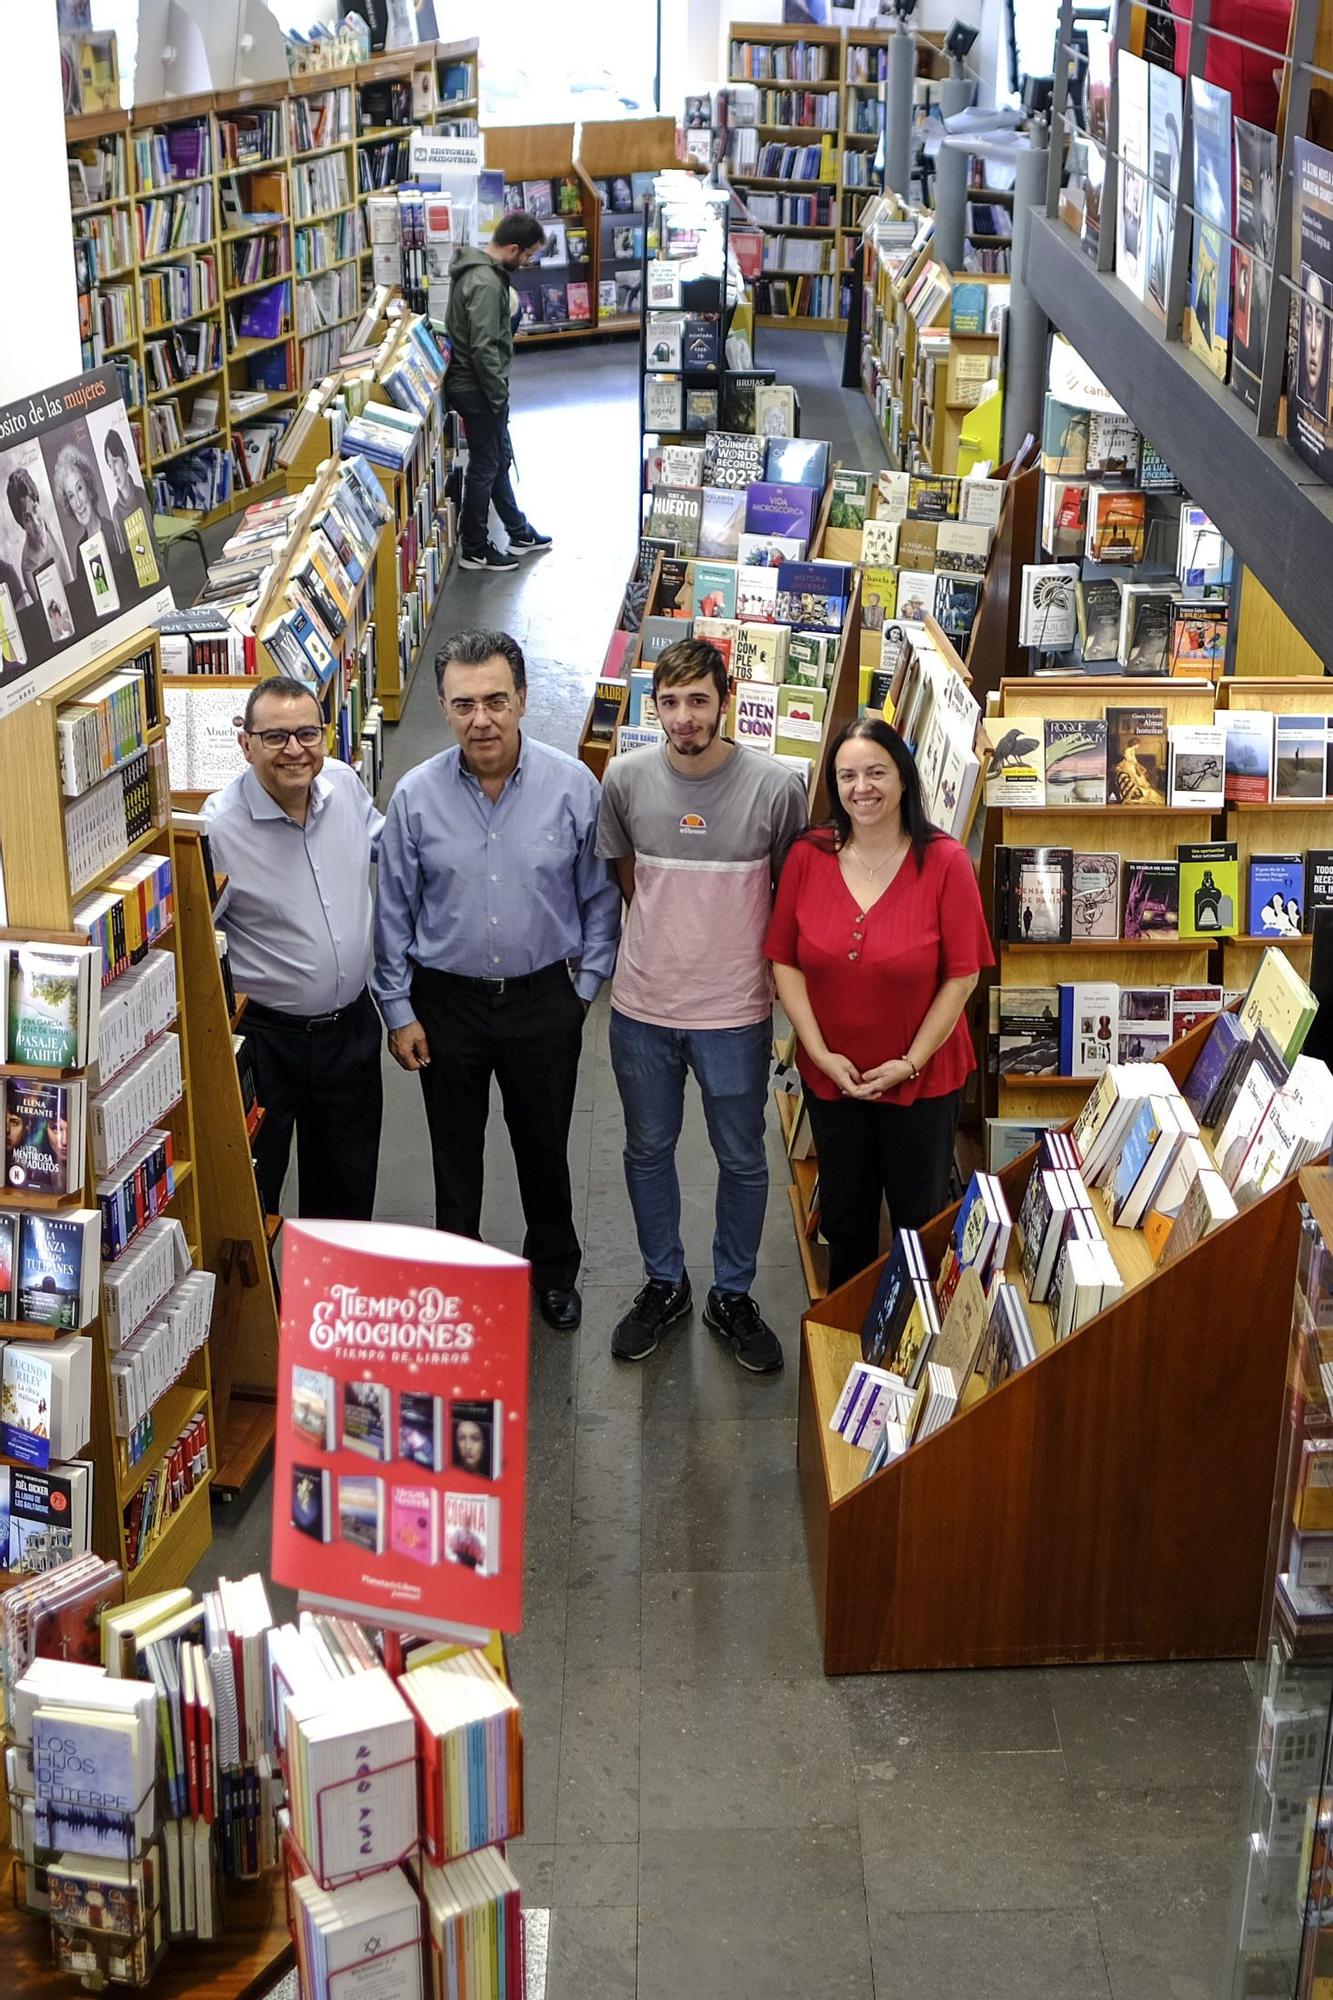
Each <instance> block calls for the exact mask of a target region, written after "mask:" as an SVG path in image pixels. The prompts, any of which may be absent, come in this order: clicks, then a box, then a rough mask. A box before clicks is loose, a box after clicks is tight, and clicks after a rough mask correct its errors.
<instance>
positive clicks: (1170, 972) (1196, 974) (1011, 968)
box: [981, 675, 1214, 1122]
mask: <svg viewBox="0 0 1333 2000" xmlns="http://www.w3.org/2000/svg"><path fill="white" fill-rule="evenodd" d="M1148 706H1150V707H1156V708H1163V709H1165V711H1166V719H1167V727H1168V728H1170V727H1172V726H1173V725H1174V724H1177V723H1208V722H1211V721H1212V717H1213V689H1212V687H1211V685H1210V684H1209V683H1207V682H1202V683H1197V682H1188V681H1173V680H1158V679H1153V680H1143V679H1139V680H1135V679H1111V678H1107V679H1099V678H1097V677H1095V676H1092V675H1087V676H1082V675H1081V676H1079V677H1078V678H1076V679H1050V678H1046V677H1045V676H1043V677H1041V678H1039V679H1027V680H1004V681H1002V682H1001V683H1000V688H999V699H998V704H997V713H996V714H995V715H994V716H993V717H988V718H987V723H988V728H989V731H990V734H991V737H992V740H993V741H995V740H997V739H998V737H999V736H1000V735H1002V734H1003V732H1004V729H1005V727H1006V726H1007V725H1008V724H1010V723H1011V722H1013V721H1015V720H1021V719H1022V718H1023V717H1025V716H1031V717H1034V718H1042V719H1046V720H1050V721H1055V720H1057V719H1073V720H1077V719H1081V718H1084V717H1101V716H1105V714H1106V711H1107V709H1108V708H1116V707H1120V708H1133V707H1148ZM1212 838H1213V815H1212V813H1211V812H1208V811H1203V812H1185V811H1172V810H1170V809H1169V808H1167V807H1164V806H1143V807H1137V806H1125V805H1117V806H1114V807H1101V806H1081V807H1080V806H1058V805H1057V806H1017V807H1006V808H1004V809H1003V810H999V809H994V808H992V809H991V810H990V811H988V813H987V815H986V845H985V853H984V856H983V861H982V877H981V880H982V894H983V898H985V899H986V901H987V914H988V916H989V917H990V920H991V932H992V936H996V922H997V912H996V910H995V907H994V902H993V887H994V879H995V876H994V849H995V846H996V845H997V844H1002V845H1004V846H1006V847H1070V848H1073V850H1074V851H1075V853H1079V852H1084V851H1088V852H1102V851H1106V850H1110V849H1114V850H1115V851H1116V852H1118V853H1119V854H1120V856H1121V883H1120V890H1121V895H1122V899H1123V891H1124V886H1125V885H1124V870H1125V865H1126V863H1127V862H1129V861H1151V860H1170V861H1174V860H1175V858H1176V848H1177V846H1179V845H1181V844H1183V843H1184V842H1186V841H1207V840H1211V839H1212ZM1213 945H1214V940H1212V939H1209V938H1197V939H1196V938H1178V939H1177V938H1172V939H1166V938H1162V939H1157V938H1123V937H1122V938H1090V939H1089V938H1085V939H1082V940H1078V939H1075V940H1074V942H1073V943H1071V944H1052V945H1050V946H1043V945H1027V944H1008V943H1005V942H1004V941H1003V940H1000V939H998V937H997V941H996V946H995V954H996V959H997V963H998V970H997V974H996V977H997V980H998V983H999V984H1000V985H1001V986H1058V985H1060V984H1062V983H1065V982H1069V981H1080V980H1105V981H1108V982H1111V981H1113V982H1114V983H1115V984H1116V985H1117V986H1147V985H1152V986H1203V985H1207V984H1208V974H1209V955H1210V952H1211V950H1212V949H1213ZM1089 1088H1090V1083H1089V1081H1088V1079H1087V1078H1085V1077H1078V1078H1062V1077H1058V1076H1024V1075H1021V1074H1000V1075H999V1076H998V1077H997V1078H996V1080H995V1089H996V1108H997V1111H998V1113H999V1115H1000V1116H1001V1117H1004V1118H1043V1119H1046V1120H1053V1121H1056V1122H1061V1121H1063V1120H1065V1119H1068V1118H1072V1117H1073V1116H1074V1115H1075V1113H1076V1112H1077V1111H1078V1110H1079V1109H1080V1107H1081V1106H1082V1105H1083V1103H1084V1102H1085V1100H1086V1098H1087V1095H1088V1091H1089Z"/></svg>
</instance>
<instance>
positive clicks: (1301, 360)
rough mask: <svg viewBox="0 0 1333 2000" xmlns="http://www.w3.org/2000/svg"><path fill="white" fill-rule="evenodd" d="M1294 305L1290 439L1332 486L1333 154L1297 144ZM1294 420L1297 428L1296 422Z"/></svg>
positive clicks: (1307, 143) (1294, 154) (1297, 141)
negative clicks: (1330, 407) (1330, 368)
mask: <svg viewBox="0 0 1333 2000" xmlns="http://www.w3.org/2000/svg"><path fill="white" fill-rule="evenodd" d="M1292 160H1293V184H1292V185H1293V193H1294V197H1295V199H1294V202H1293V214H1292V231H1291V237H1292V278H1293V280H1294V282H1295V286H1296V297H1295V299H1294V300H1293V302H1292V317H1293V320H1294V323H1295V333H1296V342H1295V346H1296V354H1295V365H1294V367H1293V369H1292V375H1291V383H1290V388H1289V393H1288V397H1287V410H1288V417H1287V435H1288V437H1289V439H1290V441H1291V443H1292V445H1294V447H1295V449H1296V450H1297V451H1298V452H1299V453H1300V455H1301V457H1302V458H1303V459H1304V460H1305V462H1306V464H1307V465H1311V466H1313V467H1314V470H1315V471H1316V472H1317V473H1318V474H1319V476H1320V478H1321V479H1328V480H1333V441H1331V440H1330V435H1329V346H1330V340H1329V332H1330V327H1329V313H1330V311H1331V310H1333V153H1328V152H1325V150H1324V148H1323V147H1322V146H1314V145H1312V144H1311V143H1310V141H1309V140H1308V139H1293V141H1292ZM1293 417H1294V419H1295V421H1294V422H1293V421H1292V419H1293Z"/></svg>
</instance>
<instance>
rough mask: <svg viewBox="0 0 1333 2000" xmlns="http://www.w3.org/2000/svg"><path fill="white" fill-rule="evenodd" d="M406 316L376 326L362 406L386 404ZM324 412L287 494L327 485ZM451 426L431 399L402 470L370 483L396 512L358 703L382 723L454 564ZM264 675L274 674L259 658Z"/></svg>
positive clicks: (329, 457)
mask: <svg viewBox="0 0 1333 2000" xmlns="http://www.w3.org/2000/svg"><path fill="white" fill-rule="evenodd" d="M411 317H412V316H410V315H408V316H406V317H403V318H401V319H397V320H396V321H395V322H394V323H393V325H392V327H390V326H389V324H388V323H387V322H385V323H381V327H380V328H377V330H376V332H377V344H382V345H383V352H382V354H381V356H380V358H379V360H378V361H377V363H376V366H375V370H374V376H373V379H372V380H371V382H370V385H369V395H368V397H367V400H368V401H371V402H381V403H387V402H388V401H389V400H390V398H389V396H388V395H387V393H386V391H385V390H384V388H383V380H384V377H385V376H386V375H388V374H390V373H391V372H392V370H393V367H394V364H395V359H396V355H397V349H398V346H399V344H400V343H401V342H402V341H403V340H405V339H406V337H407V327H408V325H409V323H410V319H411ZM336 385H337V377H336V376H335V377H334V378H332V379H331V381H330V383H329V384H328V385H327V395H326V399H325V400H326V408H327V403H328V402H329V401H330V400H331V399H332V396H333V395H334V394H335V393H336ZM335 456H336V454H335V452H334V445H333V433H332V427H331V424H330V419H329V416H328V415H327V414H321V415H319V416H317V417H316V419H315V421H314V423H313V424H312V425H311V427H310V429H309V430H308V432H307V433H306V435H305V436H304V437H303V438H302V440H301V443H300V447H299V449H298V450H297V452H296V453H295V454H294V456H293V457H292V458H291V460H290V462H289V464H288V465H287V467H286V483H287V489H288V491H289V492H293V493H296V492H300V491H302V490H303V489H304V488H305V486H306V485H307V484H308V483H309V482H310V481H311V480H312V479H321V478H323V479H327V477H328V475H327V471H326V468H327V467H328V466H329V465H330V463H331V462H332V461H333V459H334V458H335ZM453 456H454V445H453V431H452V420H451V419H450V418H449V417H448V415H447V414H446V412H445V410H444V407H443V404H442V401H441V400H440V399H437V400H436V401H435V403H434V404H433V405H432V408H431V411H430V414H429V416H428V418H427V420H426V422H425V424H424V425H423V427H422V430H421V433H420V436H419V438H418V442H417V446H416V449H415V451H414V452H413V455H412V457H411V459H410V460H409V461H408V463H407V465H406V466H404V467H403V468H402V470H401V471H393V470H390V469H388V468H386V467H383V466H377V467H376V468H375V473H376V477H377V478H378V480H379V482H380V485H381V486H382V487H383V489H384V491H385V493H386V495H387V496H388V498H389V501H390V503H391V505H392V507H393V510H394V521H393V528H392V532H391V533H385V534H382V535H381V537H380V541H379V544H378V546H377V549H376V556H375V570H374V578H375V581H374V589H373V606H372V608H371V614H370V615H371V619H372V624H373V631H374V640H373V674H372V676H371V677H370V679H369V681H368V682H367V683H366V685H365V687H364V698H365V700H366V702H369V700H371V699H372V698H377V699H378V700H379V701H380V703H381V705H382V707H383V709H384V714H385V717H386V719H387V720H388V721H390V722H397V721H398V720H399V719H400V717H401V715H402V711H403V705H404V703H405V702H406V700H407V696H408V692H409V690H410V688H411V685H412V680H413V677H414V676H415V674H416V671H417V668H418V666H419V665H420V663H421V656H422V651H423V648H424V644H425V638H426V632H427V629H428V627H429V625H430V620H431V613H432V612H433V610H434V607H435V601H436V598H437V597H438V594H439V591H440V589H441V587H442V585H443V583H444V579H445V576H446V575H447V573H448V569H449V564H450V562H451V561H452V559H453V555H454V550H455V545H456V532H455V523H454V519H453V510H452V507H451V506H450V505H449V504H448V503H447V502H446V499H445V485H446V483H447V481H448V478H449V473H450V470H451V468H452V465H453ZM262 670H263V671H268V672H274V671H276V670H277V669H276V666H275V665H273V664H271V663H268V661H267V654H266V655H265V666H264V668H263V669H262Z"/></svg>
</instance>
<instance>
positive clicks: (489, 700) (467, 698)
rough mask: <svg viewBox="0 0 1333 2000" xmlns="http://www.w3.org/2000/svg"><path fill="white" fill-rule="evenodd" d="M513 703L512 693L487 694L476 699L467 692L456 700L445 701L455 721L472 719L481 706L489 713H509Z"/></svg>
mask: <svg viewBox="0 0 1333 2000" xmlns="http://www.w3.org/2000/svg"><path fill="white" fill-rule="evenodd" d="M513 705H514V697H513V695H512V694H486V695H483V696H482V698H481V700H480V701H474V700H473V699H472V696H471V695H466V694H465V695H459V696H458V698H457V699H456V700H455V701H447V702H446V703H445V707H446V708H447V709H448V711H449V713H450V715H452V716H453V718H454V720H455V722H467V721H470V719H471V718H472V717H473V716H474V715H475V714H476V712H477V710H478V709H479V708H484V709H485V711H486V713H487V715H508V713H509V711H510V709H511V708H512V707H513Z"/></svg>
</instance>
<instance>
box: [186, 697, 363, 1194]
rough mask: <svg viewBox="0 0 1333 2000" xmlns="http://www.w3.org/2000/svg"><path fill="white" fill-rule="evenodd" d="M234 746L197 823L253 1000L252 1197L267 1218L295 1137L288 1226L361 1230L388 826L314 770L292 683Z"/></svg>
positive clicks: (315, 716) (315, 753)
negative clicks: (376, 876)
mask: <svg viewBox="0 0 1333 2000" xmlns="http://www.w3.org/2000/svg"><path fill="white" fill-rule="evenodd" d="M239 741H240V745H241V749H242V751H243V753H244V755H245V760H246V764H247V767H248V768H247V769H246V770H244V771H242V772H241V774H240V776H239V777H236V778H233V779H232V781H231V783H230V784H229V785H227V786H226V787H224V789H223V790H222V791H220V792H215V793H214V794H213V796H212V798H210V799H209V800H208V801H207V802H206V804H205V806H204V817H205V819H206V820H207V822H208V836H209V842H210V845H211V847H212V850H213V863H214V867H215V868H216V870H217V872H218V873H219V874H220V875H225V876H226V877H227V882H226V886H225V888H224V889H223V892H222V894H221V896H220V897H219V899H218V905H217V909H216V911H215V912H214V915H215V918H216V921H217V922H218V924H219V925H220V926H221V928H222V929H223V930H224V931H225V932H226V936H227V956H228V958H229V959H230V961H231V968H232V973H233V976H234V979H235V984H236V989H237V991H238V992H240V993H244V994H246V995H247V997H248V1005H247V1007H246V1010H245V1013H244V1014H243V1016H242V1017H241V1026H242V1028H243V1030H244V1032H245V1034H246V1037H247V1039H248V1040H249V1042H250V1045H251V1047H252V1049H253V1051H254V1062H255V1082H256V1085H257V1088H258V1096H259V1102H260V1103H261V1104H262V1105H263V1107H264V1123H263V1125H262V1126H261V1127H260V1130H259V1135H258V1137H257V1139H256V1141H255V1166H256V1169H257V1172H258V1176H259V1190H260V1194H261V1196H262V1198H263V1202H264V1207H265V1211H266V1212H267V1213H269V1214H273V1215H276V1214H277V1213H278V1203H279V1201H280V1199H281V1195H282V1184H283V1180H284V1178H285V1176H286V1173H287V1161H288V1158H289V1156H290V1153H291V1144H292V1133H293V1131H295V1133H296V1150H297V1165H298V1171H299V1175H300V1188H299V1193H300V1209H299V1212H300V1213H301V1214H302V1215H306V1216H318V1217H322V1218H323V1219H325V1220H335V1221H344V1220H351V1221H362V1222H368V1221H369V1220H370V1218H371V1215H372V1214H373V1212H374V1207H375V1174H376V1169H377V1167H378V1164H379V1143H380V1118H381V1113H382V1108H383V1083H382V1079H381V1073H380V1025H379V1019H378V1016H377V1015H376V1013H375V1007H374V1003H373V1001H372V1000H371V997H370V993H369V991H368V989H367V986H366V973H367V970H368V968H369V963H370V948H371V911H370V863H371V859H372V856H373V855H374V852H375V849H376V847H377V845H378V843H379V837H380V829H381V827H382V826H383V824H384V821H383V819H382V818H381V816H380V814H379V813H377V812H376V810H375V807H374V805H373V804H372V803H371V800H370V798H369V796H368V794H367V792H366V789H365V787H364V785H363V784H362V783H361V781H360V779H359V778H358V777H357V776H356V773H355V772H354V771H352V770H351V769H349V767H348V766H347V765H346V764H341V763H339V762H337V760H336V759H335V760H334V761H333V762H331V763H329V764H328V765H327V766H326V765H325V762H324V747H325V724H324V718H323V714H322V713H321V710H320V706H319V703H318V702H317V701H316V699H315V697H314V695H313V694H312V693H311V692H310V689H309V688H308V687H306V686H305V685H304V683H303V682H301V681H297V680H287V679H285V678H274V679H271V680H264V681H259V682H257V683H256V685H255V686H254V687H253V688H252V689H251V691H250V698H249V700H248V701H247V702H246V704H245V716H244V720H243V724H242V727H241V731H240V737H239Z"/></svg>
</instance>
